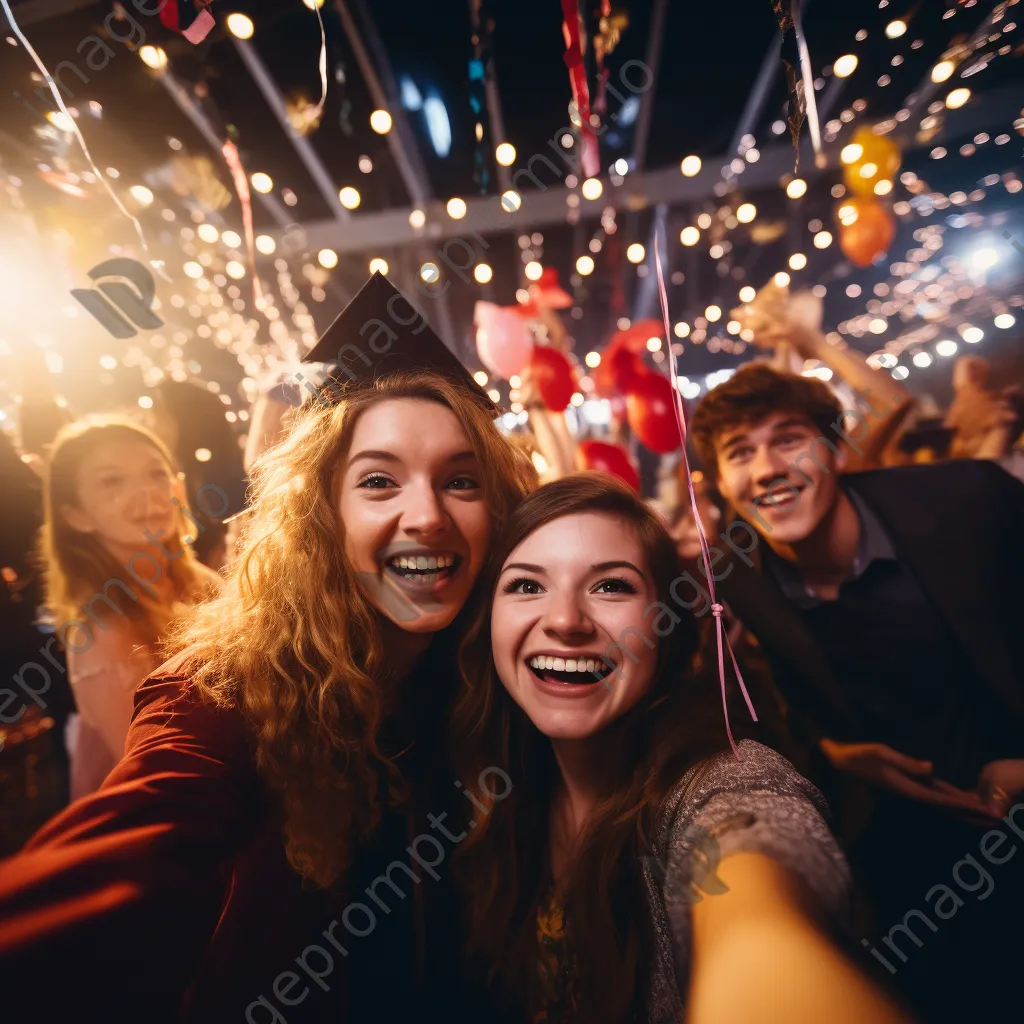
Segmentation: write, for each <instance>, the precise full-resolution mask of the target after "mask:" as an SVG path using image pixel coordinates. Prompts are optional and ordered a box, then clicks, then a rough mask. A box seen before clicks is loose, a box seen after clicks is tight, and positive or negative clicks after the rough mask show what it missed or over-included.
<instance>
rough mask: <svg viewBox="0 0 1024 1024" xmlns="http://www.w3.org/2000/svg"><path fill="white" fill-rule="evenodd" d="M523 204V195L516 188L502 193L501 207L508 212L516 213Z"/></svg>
mask: <svg viewBox="0 0 1024 1024" xmlns="http://www.w3.org/2000/svg"><path fill="white" fill-rule="evenodd" d="M522 205H523V197H522V196H521V195H520V194H519V193H518V192H516V190H515V189H512V188H510V189H508V190H507V191H506V192H502V193H501V208H502V209H503V210H504V211H505V212H506V213H515V212H516V210H518V209H519V207H520V206H522Z"/></svg>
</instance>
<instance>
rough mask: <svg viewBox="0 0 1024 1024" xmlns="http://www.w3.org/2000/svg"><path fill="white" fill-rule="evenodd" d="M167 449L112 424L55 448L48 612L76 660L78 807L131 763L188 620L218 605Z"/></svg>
mask: <svg viewBox="0 0 1024 1024" xmlns="http://www.w3.org/2000/svg"><path fill="white" fill-rule="evenodd" d="M180 492H181V487H180V485H179V483H178V481H177V478H176V476H175V474H174V471H173V469H172V464H171V456H170V454H169V453H168V451H167V449H166V448H165V447H164V445H163V444H162V442H161V441H159V440H158V439H157V438H156V437H155V436H154V435H153V434H151V433H150V432H149V431H148V430H146V429H144V428H143V427H140V426H138V425H137V424H135V423H132V422H130V421H128V420H121V419H118V418H115V417H112V416H102V417H97V418H94V419H87V420H81V421H79V422H77V423H73V424H71V425H70V426H68V427H65V428H64V429H63V430H62V431H61V432H60V433H59V434H58V435H57V438H56V440H55V441H54V444H53V448H52V450H51V452H50V457H49V460H48V463H47V467H46V475H45V481H44V504H45V522H44V525H43V531H42V552H41V553H42V558H43V561H44V563H45V573H46V598H47V607H48V610H49V612H50V614H51V615H52V616H53V618H54V620H55V626H56V633H57V636H58V638H59V640H60V643H61V645H62V646H63V647H64V648H65V649H66V651H67V666H68V678H69V681H70V683H71V688H72V691H73V692H74V695H75V703H76V704H77V706H78V714H77V715H76V716H74V717H73V718H72V720H71V721H70V722H69V726H68V727H69V737H68V747H69V751H70V755H71V757H70V760H71V766H70V775H71V785H70V789H71V798H72V799H76V798H78V797H80V796H83V795H85V794H86V793H91V792H92V791H93V790H95V789H98V788H99V786H100V783H102V782H103V780H104V778H106V776H107V774H108V773H109V772H110V770H111V769H112V768H113V767H114V765H115V764H116V763H117V762H118V761H119V760H120V759H121V756H122V754H123V752H124V741H125V736H126V735H127V733H128V723H129V721H130V720H131V715H132V708H133V701H134V694H135V688H136V687H137V686H138V684H139V683H140V682H141V681H142V680H143V679H144V678H145V677H146V676H147V675H149V673H150V672H152V671H153V669H155V668H156V667H157V666H158V665H159V664H160V662H161V661H162V660H163V659H162V658H161V657H160V654H159V644H160V641H161V638H162V636H163V634H164V631H165V629H166V627H167V625H168V623H169V621H170V619H171V617H172V615H173V614H174V612H175V610H176V608H177V607H178V606H180V605H182V604H190V603H192V602H194V601H196V600H199V599H201V598H202V597H204V596H206V595H208V594H210V593H212V592H213V591H214V590H215V589H216V585H217V583H218V577H217V575H216V574H215V573H214V572H212V571H211V570H209V569H207V568H206V567H205V566H204V565H202V564H201V563H200V562H199V561H198V560H197V559H196V557H195V555H194V553H193V551H192V547H191V545H192V543H193V542H194V540H195V534H196V530H195V527H194V525H193V523H192V522H191V521H190V518H188V513H187V509H186V506H185V505H184V503H183V500H182V499H183V494H182V493H180Z"/></svg>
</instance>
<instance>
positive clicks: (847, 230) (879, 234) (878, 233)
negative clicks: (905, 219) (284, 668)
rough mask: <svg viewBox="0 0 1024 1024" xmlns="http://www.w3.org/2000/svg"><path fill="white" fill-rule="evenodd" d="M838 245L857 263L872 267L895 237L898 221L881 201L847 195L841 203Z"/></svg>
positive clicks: (854, 263) (858, 265)
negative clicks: (852, 197) (851, 197)
mask: <svg viewBox="0 0 1024 1024" xmlns="http://www.w3.org/2000/svg"><path fill="white" fill-rule="evenodd" d="M838 213H839V247H840V248H841V249H842V250H843V253H844V255H845V256H846V258H847V259H848V260H849V261H850V262H851V263H852V264H853V265H854V266H857V267H870V266H871V264H872V263H874V262H875V260H877V259H878V258H879V257H880V256H884V255H885V254H886V253H887V252H888V251H889V246H890V245H892V240H893V238H895V237H896V221H895V220H893V216H892V214H891V213H890V212H889V211H888V210H887V209H886V208H885V207H884V206H882V204H881V203H877V202H874V201H873V200H870V199H856V198H855V199H848V200H843V202H841V203H840V204H839V210H838Z"/></svg>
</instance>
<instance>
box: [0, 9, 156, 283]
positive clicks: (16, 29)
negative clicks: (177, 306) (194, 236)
mask: <svg viewBox="0 0 1024 1024" xmlns="http://www.w3.org/2000/svg"><path fill="white" fill-rule="evenodd" d="M0 6H2V7H3V9H4V14H6V15H7V20H8V22H10V25H11V31H12V32H13V33H14V34H15V35H16V36H17V37H18V40H19V41H20V43H21V45H22V46H24V47H25V50H26V51H27V53H28V55H29V56H30V57H31V58H32V60H33V62H34V63H35V66H36V67H37V68H38V69H39V73H40V74H41V75H42V76H43V80H44V81H45V82H46V84H47V85H48V86H49V87H50V92H51V94H52V95H53V98H54V100H55V101H56V103H57V106H58V107H59V108H60V110H61V112H62V113H63V114H64V116H65V117H66V118H67V119H68V123H69V124H70V125H71V130H72V131H73V132H74V134H75V138H76V139H77V140H78V145H79V146H80V147H81V149H82V152H83V153H84V154H85V159H86V160H87V161H88V162H89V169H90V170H91V171H92V173H93V174H95V175H96V177H97V178H98V179H99V180H100V181H101V182H103V187H104V188H105V189H106V190H107V194H108V195H109V196H110V198H111V199H113V200H114V204H115V205H116V206H117V208H118V209H119V210H120V211H121V212H122V213H123V214H124V215H125V216H126V217H127V218H128V219H129V220H130V221H131V222H132V227H134V228H135V234H136V235H138V237H139V244H140V245H141V246H142V249H143V252H145V253H146V255H147V256H148V255H149V245H148V244H147V242H146V236H145V234H144V232H143V230H142V225H141V224H140V223H139V220H138V218H137V217H134V216H132V214H131V213H129V212H128V210H127V209H126V208H125V205H124V203H122V202H121V200H120V199H119V198H118V196H117V193H116V192H115V191H114V190H113V189H112V188H111V187H110V182H109V181H107V179H106V178H105V177H104V175H103V172H102V171H101V170H100V169H99V168H98V167H97V166H96V161H95V160H93V158H92V154H91V153H90V152H89V147H88V146H87V145H86V143H85V138H84V136H83V135H82V133H81V132H80V131H79V130H78V124H77V122H76V121H75V119H74V118H73V117H72V116H71V114H70V113H69V112H68V108H67V107H66V106H65V105H64V98H63V97H62V96H61V94H60V90H59V89H57V88H56V87H55V86H54V84H53V76H52V75H51V74H50V72H49V71H47V70H46V65H45V64H44V63H43V62H42V61H41V60H40V59H39V54H38V53H36V51H35V50H34V49H33V48H32V44H31V43H30V42H29V41H28V39H26V38H25V33H24V32H22V31H21V27H20V26H19V25H18V23H17V22H16V21H15V20H14V14H13V12H12V11H11V8H10V5H9V4H8V2H7V0H0ZM149 265H150V266H151V267H152V268H153V269H154V270H155V271H156V272H157V273H158V274H159V275H160V277H162V278H163V279H164V280H165V281H167V282H170V281H171V279H170V277H168V276H167V271H166V270H165V269H164V261H163V260H153V259H151V260H149Z"/></svg>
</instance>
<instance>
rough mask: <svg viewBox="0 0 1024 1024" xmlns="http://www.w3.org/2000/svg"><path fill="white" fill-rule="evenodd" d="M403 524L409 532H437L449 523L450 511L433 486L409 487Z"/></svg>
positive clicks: (405, 497)
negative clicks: (446, 508) (447, 510)
mask: <svg viewBox="0 0 1024 1024" xmlns="http://www.w3.org/2000/svg"><path fill="white" fill-rule="evenodd" d="M404 499H405V502H406V504H405V508H404V509H403V512H402V526H403V527H404V528H405V530H406V531H407V532H409V533H427V534H429V533H436V532H438V531H439V530H443V529H444V528H445V527H446V526H447V525H448V513H447V512H446V511H445V509H444V506H443V505H442V503H441V500H440V498H439V496H438V494H437V491H435V490H434V488H433V487H427V486H424V487H407V488H406V493H405V495H404Z"/></svg>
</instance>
